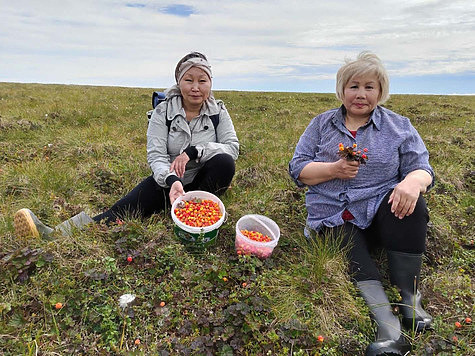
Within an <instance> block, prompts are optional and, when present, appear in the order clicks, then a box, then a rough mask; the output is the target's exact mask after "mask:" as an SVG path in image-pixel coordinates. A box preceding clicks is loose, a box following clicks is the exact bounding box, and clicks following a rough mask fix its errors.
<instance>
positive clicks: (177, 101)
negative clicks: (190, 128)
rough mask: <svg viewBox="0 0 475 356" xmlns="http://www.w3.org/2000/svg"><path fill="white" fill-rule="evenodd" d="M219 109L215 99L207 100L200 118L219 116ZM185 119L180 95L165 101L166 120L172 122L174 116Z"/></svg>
mask: <svg viewBox="0 0 475 356" xmlns="http://www.w3.org/2000/svg"><path fill="white" fill-rule="evenodd" d="M219 111H220V108H219V106H218V103H217V102H216V99H214V98H211V97H210V98H208V99H207V100H206V101H205V102H204V103H203V106H202V107H201V111H200V116H203V115H207V116H208V117H209V116H213V115H216V114H219ZM178 115H180V116H182V117H184V118H186V113H185V109H184V108H183V101H182V97H181V95H177V96H173V97H171V98H168V99H167V120H170V121H172V120H173V119H175V117H176V116H178Z"/></svg>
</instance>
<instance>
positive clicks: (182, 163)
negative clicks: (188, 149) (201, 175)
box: [170, 152, 190, 178]
mask: <svg viewBox="0 0 475 356" xmlns="http://www.w3.org/2000/svg"><path fill="white" fill-rule="evenodd" d="M189 160H190V157H188V155H187V154H186V153H185V152H183V153H182V154H181V155H179V156H178V157H177V158H175V160H174V161H173V162H172V164H171V166H170V172H172V171H175V173H176V175H177V176H178V177H179V178H183V176H184V175H185V167H186V164H187V163H188V161H189Z"/></svg>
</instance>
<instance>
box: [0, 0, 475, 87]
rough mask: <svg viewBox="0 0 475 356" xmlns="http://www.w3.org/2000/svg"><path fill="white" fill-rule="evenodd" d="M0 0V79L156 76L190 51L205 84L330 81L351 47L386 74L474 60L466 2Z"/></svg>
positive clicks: (432, 70) (433, 73) (466, 65)
mask: <svg viewBox="0 0 475 356" xmlns="http://www.w3.org/2000/svg"><path fill="white" fill-rule="evenodd" d="M0 3H1V4H2V12H0V22H1V23H2V26H1V28H0V51H1V53H2V56H1V57H0V80H2V81H3V80H5V81H21V82H32V81H35V82H59V83H62V82H64V83H77V84H101V85H131V86H147V87H165V86H168V85H171V84H173V70H174V65H175V63H176V62H177V61H178V59H179V58H181V57H182V56H183V55H184V54H186V53H187V52H189V51H193V50H198V51H201V52H203V53H205V54H206V55H207V56H208V58H209V60H210V62H211V65H212V69H213V73H214V77H215V78H214V85H215V86H221V88H226V89H233V88H239V89H240V90H245V89H246V86H248V87H247V89H249V90H256V89H262V90H265V89H266V88H276V87H277V88H278V85H279V83H281V85H282V87H284V88H295V90H297V91H298V90H299V88H304V89H302V90H314V89H312V88H313V87H315V88H319V87H320V84H319V83H322V86H323V87H331V86H329V85H328V83H330V82H332V81H334V77H335V74H336V71H337V70H338V68H339V67H340V66H341V65H342V64H343V63H344V60H345V58H346V57H349V58H355V57H356V55H357V54H358V52H360V51H361V50H371V51H373V52H375V53H376V54H378V55H379V56H380V57H381V59H382V60H383V62H384V63H385V65H386V67H387V68H388V71H389V73H390V75H391V77H407V76H409V75H410V76H415V77H417V78H419V80H422V79H423V78H424V77H427V78H438V76H440V75H458V76H454V78H460V75H462V76H463V75H470V74H473V73H474V69H473V68H475V65H474V64H475V63H474V60H475V44H474V43H473V40H472V39H473V38H474V37H475V36H474V35H475V3H473V2H467V1H457V0H454V1H451V2H447V1H429V0H425V1H421V0H413V1H392V0H391V1H390V0H381V1H377V2H369V3H365V4H357V5H356V4H355V3H354V2H353V1H349V0H342V1H335V2H327V1H316V0H301V1H298V2H296V1H293V2H290V1H283V0H274V1H271V0H263V1H259V2H256V1H251V0H221V1H215V0H209V1H207V2H203V1H197V0H193V1H185V0H183V1H180V3H173V2H170V1H152V0H150V1H149V0H140V1H137V2H134V1H133V0H128V1H124V2H121V1H112V0H102V1H93V0H83V1H81V2H78V1H75V2H73V1H70V0H64V1H59V0H43V1H41V2H31V1H26V0H18V1H15V2H14V3H11V2H10V1H7V0H0ZM421 78H422V79H421ZM464 85H466V86H469V87H468V88H467V89H466V90H471V89H470V85H469V84H464ZM309 88H310V89H309ZM471 88H472V89H473V91H475V89H474V88H473V84H472V86H471ZM218 89H219V88H218ZM289 90H290V89H289ZM315 90H316V89H315ZM331 90H333V89H331Z"/></svg>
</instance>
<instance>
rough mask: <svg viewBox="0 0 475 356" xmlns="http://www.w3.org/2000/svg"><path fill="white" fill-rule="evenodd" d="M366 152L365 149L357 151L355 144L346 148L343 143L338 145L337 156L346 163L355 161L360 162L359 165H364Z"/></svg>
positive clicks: (366, 157)
mask: <svg viewBox="0 0 475 356" xmlns="http://www.w3.org/2000/svg"><path fill="white" fill-rule="evenodd" d="M367 152H368V149H367V148H363V150H359V149H358V145H357V144H356V143H354V144H353V145H352V146H346V147H345V145H343V143H340V144H339V145H338V155H339V156H340V157H342V158H346V159H347V160H348V161H356V162H360V163H361V164H366V160H367V159H368V156H367V154H366V153H367Z"/></svg>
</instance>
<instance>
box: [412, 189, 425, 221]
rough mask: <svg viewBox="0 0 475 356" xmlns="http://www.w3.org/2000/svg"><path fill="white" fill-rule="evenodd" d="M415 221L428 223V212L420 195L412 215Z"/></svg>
mask: <svg viewBox="0 0 475 356" xmlns="http://www.w3.org/2000/svg"><path fill="white" fill-rule="evenodd" d="M412 214H413V215H414V217H415V218H416V219H417V220H420V221H424V222H425V223H427V222H429V210H428V209H427V204H426V200H425V199H424V197H423V196H422V195H420V196H419V199H418V200H417V203H416V207H415V208H414V212H413V213H412Z"/></svg>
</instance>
